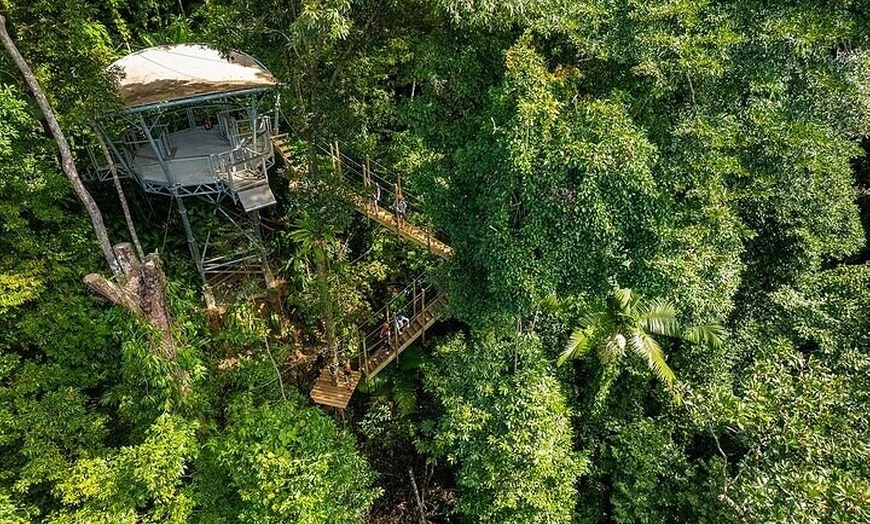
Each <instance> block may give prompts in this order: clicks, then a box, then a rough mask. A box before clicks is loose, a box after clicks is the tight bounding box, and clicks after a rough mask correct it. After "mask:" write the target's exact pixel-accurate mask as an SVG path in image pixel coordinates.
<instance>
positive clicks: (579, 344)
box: [556, 329, 592, 366]
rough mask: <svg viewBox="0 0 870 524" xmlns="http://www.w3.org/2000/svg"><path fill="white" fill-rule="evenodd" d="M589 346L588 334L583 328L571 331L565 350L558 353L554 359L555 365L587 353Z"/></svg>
mask: <svg viewBox="0 0 870 524" xmlns="http://www.w3.org/2000/svg"><path fill="white" fill-rule="evenodd" d="M591 346H592V345H591V340H590V338H589V334H588V333H587V332H586V331H585V330H583V329H575V330H574V331H573V332H571V336H570V337H569V338H568V344H567V346H565V351H563V352H562V354H561V355H559V358H558V360H556V365H557V366H561V365H562V364H564V363H565V361H567V360H569V359H571V360H573V359H577V358H581V357H583V356H585V355H586V354H587V353H589V349H590V348H591Z"/></svg>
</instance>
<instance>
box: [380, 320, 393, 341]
mask: <svg viewBox="0 0 870 524" xmlns="http://www.w3.org/2000/svg"><path fill="white" fill-rule="evenodd" d="M390 335H392V331H391V330H390V321H389V319H387V320H384V323H383V324H382V325H381V338H382V339H384V340H387V341H389V340H390Z"/></svg>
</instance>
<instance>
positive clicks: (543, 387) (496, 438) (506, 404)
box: [419, 334, 587, 524]
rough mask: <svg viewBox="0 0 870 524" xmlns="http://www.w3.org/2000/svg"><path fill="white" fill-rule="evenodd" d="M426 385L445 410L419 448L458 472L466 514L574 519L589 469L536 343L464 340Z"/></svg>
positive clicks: (443, 353)
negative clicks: (579, 482)
mask: <svg viewBox="0 0 870 524" xmlns="http://www.w3.org/2000/svg"><path fill="white" fill-rule="evenodd" d="M424 383H425V386H426V389H427V390H428V391H430V392H431V393H432V394H433V395H435V398H436V399H437V402H438V405H439V406H440V408H441V410H442V411H443V413H442V414H441V416H440V417H439V418H438V419H437V420H436V421H435V422H434V425H433V427H432V439H431V441H421V442H420V444H419V445H420V446H421V447H422V448H424V449H425V450H427V451H428V452H430V453H431V454H433V455H434V456H435V457H440V458H443V459H446V460H447V461H448V463H450V464H454V465H455V466H456V468H457V469H456V475H457V484H458V485H459V487H460V489H461V490H462V491H461V498H460V502H459V504H458V510H459V511H460V512H462V513H463V514H464V515H466V516H467V517H468V518H469V519H471V520H474V521H475V522H492V523H505V524H506V523H525V524H529V523H544V522H550V523H551V522H570V521H571V508H572V507H573V500H574V494H575V491H574V483H575V481H576V479H577V477H578V476H579V475H581V474H583V472H584V471H585V469H586V464H587V463H586V460H585V458H584V457H583V456H582V455H580V454H578V453H576V452H574V451H573V449H572V445H571V427H570V425H569V423H568V407H567V405H566V402H565V398H564V396H563V395H562V393H561V391H560V388H559V385H558V383H557V382H556V381H555V380H554V379H553V378H552V377H551V376H550V375H549V373H548V370H547V367H546V365H545V364H544V360H543V353H542V351H541V347H540V344H539V343H538V342H537V341H536V340H534V339H533V338H527V337H525V336H516V337H515V338H513V339H509V340H499V339H498V338H496V335H494V334H484V335H481V336H479V337H477V338H474V339H472V341H471V342H466V340H465V339H464V338H463V337H461V336H456V337H454V338H452V339H450V340H448V341H446V342H444V343H443V344H441V345H440V346H439V347H438V349H437V354H436V356H435V358H434V361H433V363H432V365H431V369H430V370H429V371H428V373H426V375H425V377H424Z"/></svg>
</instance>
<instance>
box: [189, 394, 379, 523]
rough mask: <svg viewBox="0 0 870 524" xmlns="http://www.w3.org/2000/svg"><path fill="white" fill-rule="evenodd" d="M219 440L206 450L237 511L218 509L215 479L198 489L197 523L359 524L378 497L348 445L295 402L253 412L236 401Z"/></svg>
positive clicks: (246, 400)
mask: <svg viewBox="0 0 870 524" xmlns="http://www.w3.org/2000/svg"><path fill="white" fill-rule="evenodd" d="M228 422H229V424H228V427H227V429H226V431H225V432H223V433H222V434H219V435H215V436H213V437H211V438H210V439H209V440H208V442H206V445H205V447H206V449H207V452H206V458H207V460H209V461H213V463H214V464H218V465H219V466H220V468H221V472H222V474H223V478H224V479H225V482H226V485H225V490H226V491H227V492H229V493H230V496H231V497H232V499H230V500H234V501H236V504H235V505H233V507H232V508H228V507H226V506H224V504H225V503H226V499H225V497H226V492H224V493H222V492H221V491H220V489H221V483H220V482H219V480H218V479H213V478H212V479H208V480H209V481H208V482H205V483H204V485H203V486H202V488H201V490H202V494H203V496H204V497H207V498H205V500H202V504H203V506H204V514H203V516H202V517H200V518H201V520H200V521H201V522H221V521H238V522H249V523H263V524H267V523H279V522H288V521H292V522H299V523H312V524H313V523H320V522H335V523H352V522H362V521H363V518H364V516H365V515H366V513H367V512H368V510H369V507H370V506H371V504H372V502H373V501H374V500H375V499H376V498H378V496H379V495H380V490H378V489H377V488H375V487H374V486H373V482H374V475H373V473H372V472H371V470H370V469H369V468H368V466H367V465H366V463H365V460H364V459H363V458H362V457H361V456H360V455H359V454H358V453H357V451H356V450H355V449H354V440H353V438H352V437H351V436H350V435H348V434H347V433H346V432H344V431H341V430H339V429H338V428H337V427H336V424H335V421H333V420H331V419H330V418H328V417H326V416H325V415H324V414H323V413H322V412H321V411H320V410H319V409H317V408H307V407H303V406H302V405H301V403H300V402H299V401H298V400H296V399H294V400H292V401H290V402H284V403H281V404H279V405H277V406H268V405H256V404H255V403H254V401H253V399H252V397H250V396H241V397H239V398H237V399H235V400H234V401H233V402H232V403H231V405H230V406H229V411H228Z"/></svg>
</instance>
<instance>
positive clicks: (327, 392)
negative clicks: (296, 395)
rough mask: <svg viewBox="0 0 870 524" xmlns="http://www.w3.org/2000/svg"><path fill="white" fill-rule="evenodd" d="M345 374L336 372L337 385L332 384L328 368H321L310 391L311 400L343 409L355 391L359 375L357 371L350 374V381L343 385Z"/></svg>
mask: <svg viewBox="0 0 870 524" xmlns="http://www.w3.org/2000/svg"><path fill="white" fill-rule="evenodd" d="M344 376H345V373H344V371H343V370H341V369H339V370H338V384H333V383H332V374H331V373H330V372H329V367H328V366H327V367H325V368H323V371H321V372H320V376H319V377H317V381H316V382H315V383H314V387H313V388H312V389H311V398H312V400H314V402H317V403H318V404H323V405H324V406H331V407H334V408H340V409H345V408H346V407H347V404H348V403H349V402H350V397H351V396H352V395H353V392H354V391H355V390H356V387H357V385H358V384H359V380H360V377H361V374H360V372H359V371H351V372H350V381H349V382H347V383H345V378H344Z"/></svg>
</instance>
